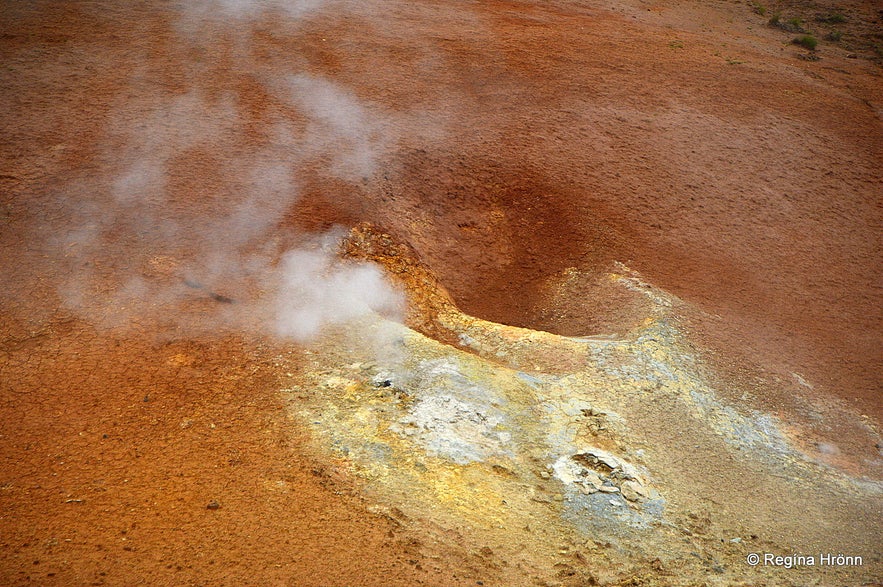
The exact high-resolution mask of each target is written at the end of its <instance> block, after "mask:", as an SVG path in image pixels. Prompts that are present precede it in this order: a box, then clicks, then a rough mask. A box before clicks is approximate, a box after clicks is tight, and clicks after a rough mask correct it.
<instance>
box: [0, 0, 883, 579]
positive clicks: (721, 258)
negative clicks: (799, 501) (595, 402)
mask: <svg viewBox="0 0 883 587" xmlns="http://www.w3.org/2000/svg"><path fill="white" fill-rule="evenodd" d="M247 6H248V5H246V4H235V3H221V2H219V3H217V4H215V3H210V2H206V3H191V4H189V5H188V8H187V9H186V10H185V9H184V8H182V7H180V6H178V4H176V3H173V2H132V3H115V2H106V3H103V2H31V3H21V2H10V1H7V2H2V3H0V57H2V59H0V63H2V65H0V80H2V83H0V112H2V114H0V136H2V142H0V156H2V158H0V165H2V167H0V190H2V191H0V283H2V289H0V307H2V314H0V459H2V460H0V583H3V584H8V585H24V584H34V585H81V584H95V585H100V584H107V585H131V584H138V583H146V584H167V585H190V584H192V585H220V584H227V585H245V584H253V585H271V584H272V585H275V584H280V585H389V586H392V585H414V584H426V585H475V584H485V585H491V584H502V583H501V581H502V579H501V577H503V576H504V568H505V566H506V565H505V561H502V562H501V561H498V560H494V559H493V557H491V556H489V555H487V553H486V552H485V551H484V550H483V549H482V548H480V547H481V545H480V544H477V543H475V542H474V541H473V540H471V538H470V536H469V535H468V534H465V535H464V533H463V532H459V533H457V532H453V531H447V530H445V529H444V528H441V529H439V528H437V527H431V528H430V527H422V526H421V525H420V524H419V523H407V522H403V521H402V519H397V518H396V517H395V516H390V515H389V514H388V513H386V514H384V513H383V512H379V511H378V510H377V509H376V508H375V507H373V504H372V502H371V499H370V497H366V494H365V493H363V492H361V491H360V489H359V487H360V485H359V483H360V482H359V480H358V479H356V478H354V476H352V475H350V474H349V473H348V469H347V465H346V463H344V462H337V461H335V460H333V459H329V458H328V457H327V455H325V454H323V453H321V452H316V451H315V450H314V448H313V444H312V443H311V440H310V435H311V432H310V430H308V429H306V428H305V427H304V426H303V423H302V422H301V421H299V420H298V419H297V418H296V417H295V416H294V415H293V414H294V413H295V412H296V409H292V408H291V406H290V405H289V404H290V402H291V401H292V400H291V398H289V397H284V396H283V395H282V394H281V393H280V389H282V388H283V387H285V385H286V382H287V381H289V380H290V379H291V378H292V377H294V378H295V379H296V378H297V377H298V374H299V373H300V371H299V369H300V367H299V365H301V364H303V365H307V363H309V361H310V360H312V359H311V357H312V355H311V354H309V353H313V352H315V351H314V350H310V346H309V344H300V343H298V342H295V341H291V340H287V339H285V338H284V337H280V336H276V335H274V334H273V332H274V331H273V329H272V328H271V327H268V326H267V325H268V321H269V320H271V319H270V318H268V317H267V314H266V312H265V311H264V310H265V307H264V306H262V305H261V304H259V303H257V304H254V305H252V304H251V303H250V301H252V300H260V299H261V296H262V295H264V294H265V293H266V291H265V290H267V289H268V286H266V285H265V284H263V283H262V281H261V279H260V277H261V275H263V273H262V271H263V270H264V268H263V267H260V268H256V267H255V266H254V265H253V264H249V260H253V259H261V260H263V261H267V262H268V263H270V264H271V265H273V266H275V263H276V262H277V261H278V259H279V256H280V254H281V252H282V251H284V250H286V249H287V248H289V247H292V246H297V245H298V243H301V242H303V241H304V240H307V239H308V238H310V235H313V234H318V233H323V232H325V231H328V230H329V229H332V228H333V227H335V226H340V227H343V230H348V229H349V228H350V227H352V226H354V225H356V224H358V223H359V222H371V223H373V224H374V225H376V226H378V227H381V228H382V230H384V231H386V232H387V233H389V234H390V235H392V236H393V237H394V238H395V239H397V240H398V241H399V242H403V243H407V245H408V246H410V247H411V248H412V249H413V251H414V252H415V253H416V255H417V256H418V257H419V258H420V260H421V261H422V262H423V263H424V264H425V265H426V266H427V267H428V268H429V269H430V270H431V271H432V272H433V273H434V274H435V276H437V278H438V280H439V282H440V284H441V285H442V286H443V287H444V288H446V290H447V291H448V292H449V293H450V295H451V297H452V298H453V300H454V301H455V302H456V304H457V305H458V306H459V308H460V309H461V310H462V311H463V312H464V313H466V314H469V315H471V316H475V317H478V318H482V319H484V320H488V321H491V322H497V323H501V324H504V325H510V326H519V327H524V328H530V329H533V330H541V331H547V332H551V333H554V334H560V335H565V336H582V335H593V334H613V335H625V334H626V333H627V332H628V331H630V330H631V329H633V328H634V327H635V325H636V324H638V323H639V322H640V320H641V319H642V318H643V314H642V312H643V308H642V307H641V306H640V304H639V303H638V302H635V300H634V299H633V298H632V297H630V296H628V295H626V294H624V293H623V292H622V291H620V290H616V289H614V288H612V286H610V285H609V284H608V282H606V281H604V279H603V278H602V276H603V275H605V274H606V272H609V271H612V270H613V268H614V267H615V262H622V263H625V264H626V265H627V266H628V267H629V268H630V269H632V270H635V271H637V272H639V273H640V275H642V276H643V278H645V279H646V280H647V281H648V282H650V283H652V284H653V285H654V286H655V287H658V288H660V289H662V290H665V291H667V292H669V293H671V294H673V295H674V296H677V298H679V299H680V300H683V301H684V303H685V304H687V305H688V307H689V311H686V310H685V311H684V313H683V316H681V319H682V321H683V324H684V325H685V326H684V328H685V329H686V330H687V331H688V332H689V335H690V337H691V340H692V341H693V342H694V343H695V345H696V348H697V349H698V350H697V353H698V355H699V356H700V357H701V358H702V360H704V361H706V362H707V364H708V365H709V368H710V369H711V370H712V372H713V373H714V377H715V378H717V380H718V381H720V382H721V383H720V386H719V389H718V391H719V392H720V394H721V396H722V398H723V399H725V400H727V401H732V402H739V406H741V407H742V408H744V409H747V410H758V411H760V412H762V413H768V414H772V415H773V416H775V417H776V418H778V419H779V420H780V421H781V422H783V426H784V428H785V431H786V433H787V434H788V435H789V438H790V440H791V441H792V442H793V443H794V444H795V446H799V447H800V448H801V450H803V451H804V452H805V453H806V454H807V455H808V456H809V457H810V458H812V459H815V460H817V461H818V462H820V463H823V464H825V465H828V466H831V467H834V468H835V469H836V470H837V471H839V472H842V473H844V474H846V475H849V476H851V477H853V478H856V479H865V480H867V481H871V482H879V481H880V480H881V478H883V473H881V470H883V464H881V455H880V445H879V436H878V435H877V434H878V430H879V425H880V421H881V418H883V403H881V401H880V396H879V393H880V389H881V385H883V369H881V364H880V336H881V307H883V295H881V284H883V275H881V267H883V265H881V263H880V255H881V242H880V239H881V234H883V232H881V217H883V206H881V194H883V172H881V169H883V168H881V161H883V83H881V69H880V62H879V60H880V46H881V45H880V43H881V42H883V41H881V40H880V38H879V30H880V27H881V26H883V22H881V18H883V16H881V14H880V12H879V8H880V7H879V3H875V2H854V3H849V4H848V5H838V6H835V5H834V3H829V2H826V1H819V2H783V3H778V4H777V5H775V6H774V5H773V4H772V3H771V4H770V5H769V6H768V7H767V12H768V13H767V14H766V15H763V16H761V15H760V14H758V10H757V9H752V7H751V6H750V5H748V4H743V3H739V2H704V1H700V2H667V1H660V2H642V1H638V0H629V1H625V2H619V3H613V4H611V3H596V2H564V1H561V2H515V1H513V2H498V1H493V2H478V3H471V2H447V3H434V2H401V3H400V2H391V3H385V4H384V3H376V4H375V3H372V2H366V3H358V2H356V3H349V2H331V1H329V2H327V3H324V4H321V3H302V4H296V3H294V4H292V6H298V7H300V8H299V9H298V10H293V9H282V8H280V6H283V4H278V3H276V4H274V3H271V6H270V8H268V9H266V10H257V9H254V8H248V7H247ZM844 6H845V8H844ZM776 10H781V11H782V14H783V15H784V16H783V18H784V17H789V18H792V17H800V18H801V19H802V22H803V25H802V27H803V28H805V29H807V30H810V31H811V32H814V33H815V34H816V35H817V36H818V38H819V39H820V43H819V46H818V48H817V50H816V51H815V52H814V53H810V52H808V51H807V50H806V49H803V48H801V47H798V46H795V45H793V44H790V43H789V41H790V40H791V39H792V38H793V37H794V36H795V33H791V32H787V31H783V30H782V29H780V28H774V27H770V26H768V25H767V21H768V20H769V18H770V13H772V12H773V11H776ZM833 14H842V15H844V22H842V23H837V25H838V26H839V30H841V31H843V32H844V34H843V36H842V38H841V40H840V41H834V40H826V38H825V35H829V34H830V33H831V31H832V30H834V29H835V28H837V27H835V25H834V24H832V23H831V22H827V21H826V22H821V21H820V20H819V19H820V18H821V19H824V18H828V19H829V20H831V19H830V16H831V15H833ZM835 20H836V19H835ZM811 54H812V55H816V54H817V55H818V56H819V57H820V59H819V60H807V59H802V58H800V57H801V56H806V55H811ZM292 88H294V89H292ZM292 92H294V93H292ZM298 92H300V93H298ZM292 96H294V97H292ZM145 162H146V163H145ZM280 165H281V167H280ZM280 168H281V169H283V171H282V172H281V175H278V174H279V173H280V171H279V170H280ZM273 174H277V175H273ZM268 176H271V177H277V178H278V179H279V181H278V182H276V183H274V184H273V185H272V186H270V187H267V186H266V185H265V184H264V183H262V181H264V180H263V178H266V177H268ZM255 186H257V187H255ZM257 190H263V191H261V192H260V193H261V194H262V195H261V196H260V197H259V198H257V200H255V198H254V197H253V194H254V193H256V191H257ZM255 202H256V203H255ZM246 204H248V206H245V205H246ZM252 205H254V206H252ZM243 206H245V207H243ZM242 210H246V213H245V216H242V215H239V216H237V214H240V212H241V211H242ZM255 210H257V211H255ZM242 218H245V220H242ZM231 219H233V220H231ZM574 276H576V277H574ZM133 277H134V278H137V279H133ZM231 301H232V302H234V303H228V302H231ZM280 357H285V361H284V364H283V362H280ZM304 369H306V367H304ZM295 399H296V398H295ZM875 435H876V436H875ZM875 438H876V445H875V440H874V439H875ZM734 466H735V465H734ZM734 470H735V469H734ZM758 499H760V500H763V501H767V502H770V501H774V500H775V496H774V495H762V496H760V497H759V498H758ZM209 506H210V507H209ZM215 506H217V507H215ZM722 510H726V508H722ZM804 514H805V512H803V511H801V510H800V508H796V507H795V508H793V509H789V510H785V511H780V512H778V513H777V515H778V516H780V517H784V518H785V519H789V520H791V521H792V522H793V523H794V524H795V525H807V524H808V525H810V526H811V525H812V524H811V521H808V520H802V519H801V516H802V515H804ZM879 514H880V511H879V501H877V502H874V503H870V502H869V504H868V519H869V520H871V521H872V522H873V520H874V519H876V520H878V521H879V519H880V515H879ZM703 515H704V514H703ZM721 515H724V514H721ZM732 515H733V516H735V515H736V514H732ZM844 515H845V514H844ZM872 522H871V523H869V525H868V526H867V527H866V528H865V529H863V530H860V532H864V534H861V535H856V536H855V537H854V538H855V540H854V541H853V542H850V543H849V544H861V543H865V544H871V545H873V544H874V543H875V538H876V544H877V545H879V543H880V541H879V537H880V525H879V522H877V523H872ZM699 525H700V526H701V524H699ZM849 531H850V530H849V529H847V528H838V527H829V526H825V525H820V526H819V527H818V528H816V529H814V530H812V532H815V534H814V535H813V536H814V537H815V539H817V540H816V542H817V543H819V544H822V543H824V542H825V540H826V539H828V538H830V539H831V540H835V538H836V537H837V536H840V535H842V534H843V533H848V532H849ZM446 532H447V533H446ZM697 533H701V531H700V530H697ZM427 537H429V538H427ZM770 540H773V538H770ZM777 544H779V545H780V546H781V545H782V544H784V543H782V542H777ZM835 544H838V543H837V542H836V540H835ZM834 548H836V546H835V547H834ZM870 548H871V551H869V552H866V553H865V555H866V556H867V557H868V564H867V565H866V566H865V567H864V568H863V569H861V572H860V573H858V574H856V575H855V576H853V577H852V579H847V580H854V581H855V584H877V583H874V581H880V580H881V577H883V572H881V567H880V559H879V557H880V554H881V553H880V551H879V546H877V547H876V551H875V550H874V547H870ZM580 556H582V555H580ZM734 556H735V555H734ZM574 560H576V559H574ZM570 564H572V565H576V566H579V565H580V564H582V563H580V561H579V560H576V562H573V561H571V563H570ZM589 566H590V565H589ZM750 571H751V570H750V569H748V568H747V567H746V568H745V570H744V573H745V575H744V580H745V582H746V583H745V584H760V583H759V582H755V581H760V580H759V579H754V578H752V575H751V574H750ZM506 572H509V573H510V574H509V575H505V576H507V577H509V578H508V579H507V580H508V581H511V580H512V578H511V577H512V575H511V569H510V570H509V571H506ZM779 576H782V575H779ZM660 577H663V578H660ZM764 577H765V578H764V579H763V581H764V582H766V583H765V584H770V585H775V584H778V581H779V580H778V579H776V577H777V575H765V576H764ZM534 579H535V580H536V582H540V581H543V580H545V581H547V582H552V583H554V582H555V581H558V582H559V583H564V582H566V581H567V578H566V576H565V577H563V578H562V577H558V578H557V579H549V578H546V579H540V578H525V584H529V580H534ZM574 580H576V579H574ZM599 580H600V579H599ZM610 580H611V581H614V580H615V581H620V582H623V583H626V582H628V581H629V580H632V581H634V582H633V583H628V584H643V583H641V581H644V582H646V583H648V584H662V585H664V584H666V581H667V580H666V579H665V578H664V575H663V574H662V572H661V571H659V572H658V573H657V575H656V576H655V577H654V571H653V569H652V568H651V567H647V568H641V567H636V569H635V571H634V575H633V577H631V578H630V579H629V578H628V577H626V578H623V577H622V576H617V577H616V578H615V579H610ZM837 580H838V581H839V580H843V579H841V578H838V579H837ZM654 581H656V582H657V583H654ZM781 581H782V582H783V584H784V583H785V579H781ZM823 581H824V580H823ZM577 584H578V583H577ZM696 584H700V579H698V578H697V579H696ZM821 584H826V583H825V582H822V583H821Z"/></svg>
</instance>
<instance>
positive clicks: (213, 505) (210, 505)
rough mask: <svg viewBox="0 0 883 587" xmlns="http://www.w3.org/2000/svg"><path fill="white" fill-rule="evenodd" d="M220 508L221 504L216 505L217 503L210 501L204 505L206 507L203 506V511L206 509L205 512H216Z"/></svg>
mask: <svg viewBox="0 0 883 587" xmlns="http://www.w3.org/2000/svg"><path fill="white" fill-rule="evenodd" d="M220 508H221V504H219V503H218V502H217V501H215V500H211V501H210V502H208V504H206V506H205V509H207V510H217V509H220Z"/></svg>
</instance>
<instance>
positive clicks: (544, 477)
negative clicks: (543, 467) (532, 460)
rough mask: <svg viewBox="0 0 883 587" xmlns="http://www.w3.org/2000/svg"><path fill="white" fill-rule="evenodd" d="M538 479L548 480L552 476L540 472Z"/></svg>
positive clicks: (546, 472)
mask: <svg viewBox="0 0 883 587" xmlns="http://www.w3.org/2000/svg"><path fill="white" fill-rule="evenodd" d="M540 477H541V478H543V479H549V478H550V477H552V476H551V475H549V473H548V471H540Z"/></svg>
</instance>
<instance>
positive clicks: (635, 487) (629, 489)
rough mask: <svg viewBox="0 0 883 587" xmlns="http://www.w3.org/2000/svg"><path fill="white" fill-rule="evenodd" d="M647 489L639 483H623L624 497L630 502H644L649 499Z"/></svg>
mask: <svg viewBox="0 0 883 587" xmlns="http://www.w3.org/2000/svg"><path fill="white" fill-rule="evenodd" d="M649 495H650V494H649V492H648V491H647V488H646V487H644V486H643V485H641V484H640V483H638V482H637V481H623V483H622V496H623V497H624V498H626V499H627V500H629V501H644V500H646V499H647V498H648V497H649Z"/></svg>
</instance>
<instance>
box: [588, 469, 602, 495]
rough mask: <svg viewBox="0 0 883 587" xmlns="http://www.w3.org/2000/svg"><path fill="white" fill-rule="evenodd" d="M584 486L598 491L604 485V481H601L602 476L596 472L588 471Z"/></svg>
mask: <svg viewBox="0 0 883 587" xmlns="http://www.w3.org/2000/svg"><path fill="white" fill-rule="evenodd" d="M583 484H584V485H585V486H587V487H591V488H593V489H594V490H595V491H598V490H599V489H601V487H602V486H603V485H604V480H603V479H601V476H600V475H598V474H597V473H595V472H594V471H586V474H585V477H584V478H583ZM595 491H593V492H592V493H594V492H595Z"/></svg>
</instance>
